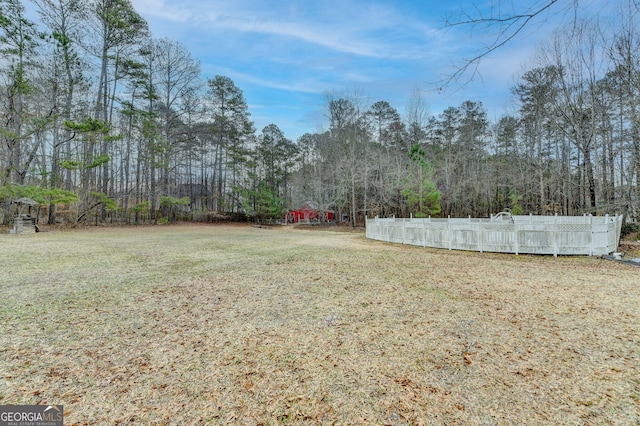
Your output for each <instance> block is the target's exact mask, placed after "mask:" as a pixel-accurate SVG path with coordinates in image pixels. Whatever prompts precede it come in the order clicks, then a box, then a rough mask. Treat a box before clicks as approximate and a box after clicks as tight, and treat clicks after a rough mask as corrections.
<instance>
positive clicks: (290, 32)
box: [132, 0, 566, 141]
mask: <svg viewBox="0 0 640 426" xmlns="http://www.w3.org/2000/svg"><path fill="white" fill-rule="evenodd" d="M132 3H133V6H134V8H135V9H136V11H137V12H138V13H139V14H140V15H141V16H142V17H143V18H144V19H145V20H146V21H147V22H148V24H149V28H150V31H151V34H152V36H153V37H154V38H156V39H160V38H168V39H171V40H173V41H177V42H179V43H181V44H182V45H183V46H185V47H186V48H187V49H188V50H189V51H190V52H191V54H192V56H193V57H194V58H195V59H197V60H199V61H200V62H201V66H202V75H203V78H205V79H206V78H213V77H215V76H216V75H223V76H226V77H229V78H231V79H232V80H233V81H234V83H235V85H236V86H237V87H239V88H240V89H241V90H242V91H243V94H244V96H245V99H246V100H247V103H248V105H249V112H250V113H251V119H252V120H253V121H254V123H255V126H256V129H257V131H258V132H260V131H261V130H262V129H263V128H264V127H265V126H267V125H268V124H271V123H274V124H276V125H277V126H278V127H279V128H280V129H281V130H282V131H283V132H284V134H285V136H286V137H287V138H289V139H292V140H294V141H295V140H297V138H298V137H300V136H301V135H303V134H304V133H312V132H317V131H321V130H326V128H327V117H326V113H325V111H326V100H327V96H334V97H335V96H343V95H346V96H354V95H356V94H357V95H358V96H360V98H361V99H362V102H363V104H364V105H365V106H366V105H371V104H373V103H375V102H377V101H381V100H384V101H387V102H389V103H390V104H391V106H393V107H394V108H396V109H397V110H398V112H399V113H400V114H401V115H404V110H405V107H406V106H407V104H408V102H409V99H410V98H411V96H412V93H413V92H414V91H415V90H419V91H420V95H421V97H422V99H424V101H425V102H426V104H427V106H428V109H429V112H430V113H431V114H434V115H437V114H439V113H440V112H442V110H444V109H445V108H447V107H450V106H459V105H460V104H461V103H462V102H463V101H465V100H472V101H480V102H482V103H483V105H484V106H485V108H486V109H487V112H488V115H489V119H491V120H497V119H498V118H499V117H500V116H501V115H502V114H504V113H505V112H508V111H510V110H513V109H514V103H513V100H512V98H511V96H510V88H511V87H512V86H513V85H514V82H515V78H516V77H517V75H518V74H520V73H522V71H523V67H524V66H525V65H526V63H527V62H528V61H529V60H530V59H531V57H532V56H533V54H534V53H535V49H536V47H537V46H538V45H539V43H540V41H542V40H544V39H545V38H546V37H549V35H550V34H551V32H552V31H553V26H552V25H548V23H547V24H543V23H542V21H543V20H549V19H550V20H554V19H556V18H557V16H556V15H554V13H557V11H554V10H551V11H550V12H548V13H547V14H545V15H544V16H543V17H542V18H541V20H539V21H538V22H534V23H532V24H531V25H530V26H528V27H527V28H526V29H525V30H524V31H522V32H521V33H520V34H519V35H518V37H517V39H516V40H515V41H514V42H512V43H510V44H508V45H507V46H505V47H504V48H501V49H500V50H498V51H496V52H495V53H493V54H491V55H489V56H488V57H486V58H484V59H483V60H482V61H481V62H480V63H479V67H478V70H477V71H478V72H477V73H476V74H475V75H472V74H470V73H468V74H466V75H464V76H463V78H462V80H460V81H459V82H452V83H451V84H449V85H447V86H446V87H445V88H444V90H438V88H439V87H441V86H442V80H443V79H444V78H446V76H448V75H451V73H453V72H454V71H455V70H456V69H457V67H459V66H460V65H462V64H464V60H465V58H467V59H468V58H471V57H473V56H475V55H476V54H477V52H478V51H479V50H480V49H482V47H483V45H484V44H485V43H489V42H490V41H491V39H490V34H488V33H487V32H482V31H476V32H473V31H472V28H470V27H457V28H447V27H446V26H445V19H446V18H447V17H455V16H458V15H459V13H460V12H461V11H462V10H466V11H469V12H471V13H473V12H474V10H476V8H477V7H479V6H476V5H477V4H482V3H491V0H478V1H477V2H472V1H459V2H456V1H441V0H323V1H316V0H277V1H275V0H232V1H231V0H132ZM494 3H497V2H496V1H494ZM503 3H505V4H511V5H512V4H513V3H516V4H517V3H519V1H517V0H516V1H515V2H511V1H509V2H503ZM528 3H531V2H528ZM536 3H540V0H535V1H534V2H533V4H536ZM560 3H562V2H560ZM565 3H566V1H565Z"/></svg>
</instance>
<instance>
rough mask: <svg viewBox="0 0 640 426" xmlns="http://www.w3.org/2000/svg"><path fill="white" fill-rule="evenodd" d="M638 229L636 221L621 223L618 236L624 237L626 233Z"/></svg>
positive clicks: (628, 233)
mask: <svg viewBox="0 0 640 426" xmlns="http://www.w3.org/2000/svg"><path fill="white" fill-rule="evenodd" d="M638 231H640V225H639V224H637V223H623V224H622V229H621V230H620V238H624V237H626V236H627V235H630V234H633V233H634V232H638Z"/></svg>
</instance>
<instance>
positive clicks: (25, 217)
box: [11, 197, 39, 234]
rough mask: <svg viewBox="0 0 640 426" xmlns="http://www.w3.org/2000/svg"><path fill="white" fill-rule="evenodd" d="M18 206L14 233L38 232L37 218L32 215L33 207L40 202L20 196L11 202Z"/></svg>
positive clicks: (14, 221) (14, 219)
mask: <svg viewBox="0 0 640 426" xmlns="http://www.w3.org/2000/svg"><path fill="white" fill-rule="evenodd" d="M11 204H16V205H17V206H18V210H17V213H16V215H15V217H14V218H13V229H12V230H11V233H12V234H33V233H35V232H38V227H37V226H36V219H35V218H34V217H33V216H31V209H32V208H33V207H35V206H37V205H38V204H39V203H38V202H37V201H34V200H32V199H31V198H25V197H23V198H19V199H17V200H14V201H12V202H11Z"/></svg>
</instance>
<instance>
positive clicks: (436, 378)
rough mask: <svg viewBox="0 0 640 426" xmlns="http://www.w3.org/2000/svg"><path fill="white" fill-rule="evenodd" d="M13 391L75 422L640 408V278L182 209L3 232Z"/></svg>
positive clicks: (621, 420)
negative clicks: (210, 217) (216, 220)
mask: <svg viewBox="0 0 640 426" xmlns="http://www.w3.org/2000/svg"><path fill="white" fill-rule="evenodd" d="M0 270H1V271H2V273H1V275H0V294H1V295H2V300H1V301H0V331H1V332H0V404H46V403H52V404H53V403H54V404H64V406H65V424H69V425H71V424H78V425H82V424H124V423H129V424H172V425H173V424H176V425H177V424H180V425H183V424H207V423H209V424H225V423H227V424H250V425H255V424H264V425H266V424H394V425H401V424H418V425H419V424H472V425H473V424H504V425H511V424H638V422H640V330H639V328H638V324H640V308H639V306H640V275H639V273H638V268H636V267H632V266H626V265H621V264H618V263H614V262H608V261H605V260H601V259H598V258H586V257H560V258H557V259H554V258H552V257H541V256H515V255H502V254H488V253H484V254H480V253H467V252H452V251H445V250H433V249H423V248H419V247H409V246H400V245H393V244H386V243H382V242H378V241H370V240H366V239H365V238H364V235H363V234H361V233H345V232H331V231H327V232H317V231H312V230H305V229H300V228H298V229H295V228H293V227H277V228H273V229H261V228H253V227H250V226H228V225H224V226H214V225H181V226H164V227H140V228H115V229H100V228H98V229H92V230H79V231H64V232H62V231H52V232H47V233H42V234H35V235H24V236H9V235H3V236H0Z"/></svg>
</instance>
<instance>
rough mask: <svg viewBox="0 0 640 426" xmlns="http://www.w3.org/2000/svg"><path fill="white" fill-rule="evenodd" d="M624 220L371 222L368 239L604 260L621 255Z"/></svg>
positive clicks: (368, 222)
mask: <svg viewBox="0 0 640 426" xmlns="http://www.w3.org/2000/svg"><path fill="white" fill-rule="evenodd" d="M621 227H622V215H620V216H608V215H607V216H533V215H529V216H512V215H498V216H494V217H492V218H491V219H475V218H466V219H451V218H446V219H431V218H426V219H418V218H407V219H396V218H391V219H383V218H378V217H376V218H374V219H369V218H367V219H366V237H367V238H371V239H373V240H380V241H386V242H391V243H401V244H410V245H416V246H423V247H435V248H444V249H449V250H471V251H479V252H485V251H486V252H497V253H515V254H521V253H522V254H524V253H530V254H552V255H554V256H558V255H585V256H601V255H607V254H610V253H613V252H615V251H616V249H617V247H618V244H619V242H620V230H621Z"/></svg>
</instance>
